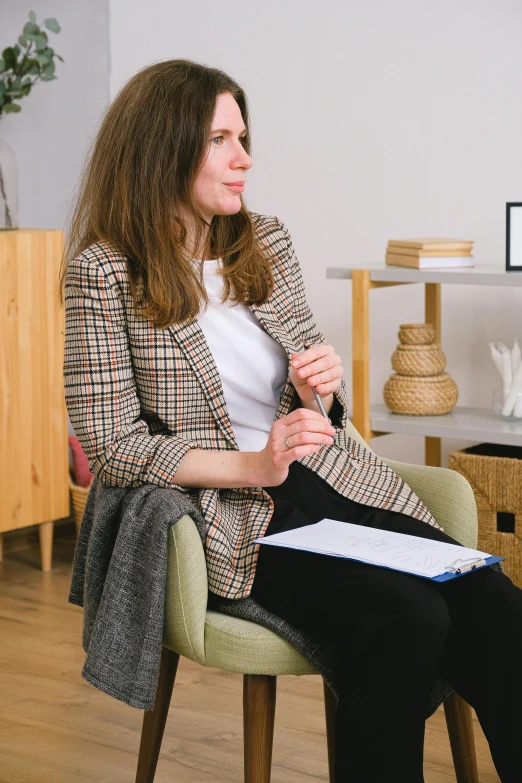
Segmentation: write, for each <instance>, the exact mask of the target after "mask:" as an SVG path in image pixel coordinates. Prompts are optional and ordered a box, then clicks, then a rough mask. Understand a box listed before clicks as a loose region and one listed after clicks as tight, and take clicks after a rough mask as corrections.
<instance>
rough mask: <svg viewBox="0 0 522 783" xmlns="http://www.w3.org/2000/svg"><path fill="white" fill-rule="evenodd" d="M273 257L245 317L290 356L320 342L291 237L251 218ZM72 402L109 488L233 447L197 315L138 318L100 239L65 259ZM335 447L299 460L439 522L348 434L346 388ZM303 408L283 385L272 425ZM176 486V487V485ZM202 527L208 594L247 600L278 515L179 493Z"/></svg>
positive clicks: (249, 498)
mask: <svg viewBox="0 0 522 783" xmlns="http://www.w3.org/2000/svg"><path fill="white" fill-rule="evenodd" d="M252 219H253V222H254V227H255V231H256V234H257V236H258V239H259V242H260V243H261V244H262V246H264V248H265V251H266V253H267V254H268V255H269V256H270V258H271V261H272V268H273V274H274V280H275V288H274V292H273V294H272V295H271V297H270V298H269V300H268V301H267V302H266V303H265V304H263V305H261V306H252V307H251V310H252V312H253V313H254V315H255V316H256V318H257V319H258V320H259V321H260V323H261V325H262V327H263V328H264V329H265V330H266V331H267V332H268V333H269V334H270V335H271V336H272V337H273V338H275V339H276V340H277V341H278V342H279V343H280V344H281V345H282V346H283V347H284V348H285V350H286V351H287V353H288V356H289V357H290V355H291V354H292V353H293V352H295V351H301V350H302V349H303V347H304V346H303V342H307V343H309V344H314V343H317V342H320V341H322V342H324V338H323V336H322V335H321V334H320V332H319V331H318V329H317V327H316V325H315V322H314V319H313V316H312V314H311V312H310V309H309V307H308V305H307V303H306V298H305V291H304V286H303V280H302V276H301V270H300V267H299V263H298V261H297V258H296V256H295V253H294V250H293V247H292V242H291V239H290V235H289V233H288V231H287V230H286V228H285V227H284V226H283V225H282V223H280V222H279V221H278V220H277V218H275V217H270V216H262V215H255V214H253V215H252ZM64 374H65V389H66V399H67V407H68V410H69V415H70V418H71V422H72V424H73V427H74V429H75V430H76V433H77V435H78V438H79V440H80V443H81V444H82V446H83V448H84V450H85V452H86V454H87V457H88V458H89V462H90V466H91V470H92V472H93V473H94V475H95V476H98V477H99V478H100V480H101V481H102V482H103V483H104V484H105V485H106V486H139V485H141V484H145V483H152V484H157V485H158V486H161V487H176V488H180V487H178V485H177V484H176V483H175V474H176V470H177V468H178V466H179V464H180V462H181V460H182V459H183V457H184V456H185V454H186V453H187V451H188V450H189V449H198V448H199V449H238V445H237V443H236V440H235V437H234V432H233V430H232V426H231V423H230V418H229V415H228V412H227V407H226V403H225V399H224V395H223V389H222V387H221V381H220V377H219V373H218V370H217V367H216V364H215V362H214V359H213V356H212V354H211V352H210V350H209V347H208V345H207V342H206V340H205V337H204V335H203V332H202V330H201V328H200V326H199V324H198V321H197V320H196V319H194V320H188V321H185V322H183V323H180V324H174V325H173V326H170V327H168V328H166V329H159V328H157V327H156V326H155V325H154V324H153V323H151V322H150V321H149V320H147V319H144V318H142V317H137V316H136V315H135V314H134V311H133V303H132V299H131V296H130V294H129V286H128V277H127V259H126V257H125V256H124V255H122V254H121V253H119V252H116V251H115V250H114V249H113V248H111V247H110V246H109V245H108V244H106V243H104V242H97V243H95V244H93V245H91V246H90V247H89V248H87V250H85V251H84V252H83V253H81V254H80V255H79V256H78V257H77V258H75V259H74V260H73V261H72V263H71V264H70V267H69V270H68V273H67V279H66V340H65V362H64ZM336 396H337V399H338V400H339V402H340V403H341V405H342V409H343V414H342V420H341V422H340V423H341V426H339V427H338V428H337V431H336V435H335V443H334V445H332V446H324V447H323V448H322V449H321V450H320V451H319V452H317V453H316V454H313V455H311V456H308V457H304V458H303V459H302V460H301V461H302V463H303V464H304V465H306V467H308V468H310V469H311V470H313V471H315V472H316V473H317V474H318V475H319V476H321V478H323V479H324V480H325V481H326V482H327V483H328V484H329V485H330V486H332V487H333V488H334V489H335V490H337V492H339V493H341V494H342V495H344V496H345V497H349V498H351V499H352V500H355V501H356V502H358V503H364V504H366V505H369V506H375V507H376V508H382V509H390V510H392V511H397V512H400V513H402V514H406V515H408V516H412V517H416V518H418V519H421V520H423V521H425V522H427V523H429V524H431V525H436V522H435V520H434V518H433V517H432V515H431V514H430V512H429V511H428V509H427V508H426V507H425V506H424V505H423V503H422V502H421V501H420V500H419V498H418V497H417V496H416V495H415V494H414V493H413V492H412V490H411V489H410V488H409V487H408V486H407V485H406V484H405V483H404V481H403V480H402V479H401V478H400V477H399V476H397V474H396V473H394V472H393V471H392V470H391V469H390V468H389V467H387V465H385V464H384V463H383V462H382V461H381V460H380V459H379V458H378V457H377V456H376V455H375V454H374V453H373V452H372V451H371V450H370V449H368V448H366V447H364V446H362V445H361V444H360V443H358V442H357V441H355V440H353V439H352V438H350V437H348V436H347V434H346V433H345V430H344V425H345V423H346V420H347V410H346V392H345V387H344V384H343V385H342V386H341V388H340V389H339V391H338V393H337V395H336ZM299 404H300V402H299V398H298V396H297V394H296V392H295V390H294V387H293V386H292V384H291V383H290V381H287V383H286V385H285V387H284V389H283V391H282V393H281V397H280V400H279V406H278V409H277V413H276V418H279V417H281V416H284V415H285V414H287V413H290V412H291V411H292V410H294V409H295V408H296V407H298V406H299ZM182 489H183V488H182ZM184 491H185V492H187V493H188V494H189V495H190V496H191V498H192V500H193V502H194V503H195V505H196V506H197V507H198V508H199V509H200V510H201V513H202V515H203V517H204V519H205V520H206V524H207V535H206V556H207V565H208V580H209V587H210V588H211V590H213V591H214V592H216V593H217V594H219V595H221V596H224V597H227V598H243V597H246V596H247V595H248V594H249V593H250V590H251V587H252V582H253V579H254V572H255V564H256V559H257V551H258V546H256V545H254V544H253V543H252V542H253V541H254V539H256V538H258V537H260V536H262V535H263V533H264V531H265V530H266V528H267V526H268V523H269V521H270V518H271V515H272V512H273V502H272V500H271V498H270V496H269V495H268V494H267V493H266V492H265V491H264V490H263V489H262V488H253V489H252V488H240V487H239V488H236V489H213V488H208V489H201V490H194V489H186V488H185V489H184Z"/></svg>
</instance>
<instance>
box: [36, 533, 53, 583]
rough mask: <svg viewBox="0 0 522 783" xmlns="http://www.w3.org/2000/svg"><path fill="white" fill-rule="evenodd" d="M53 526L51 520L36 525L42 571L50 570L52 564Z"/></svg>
mask: <svg viewBox="0 0 522 783" xmlns="http://www.w3.org/2000/svg"><path fill="white" fill-rule="evenodd" d="M53 527H54V523H53V522H42V524H41V525H38V535H39V536H40V562H41V564H42V571H50V570H51V568H52V565H53Z"/></svg>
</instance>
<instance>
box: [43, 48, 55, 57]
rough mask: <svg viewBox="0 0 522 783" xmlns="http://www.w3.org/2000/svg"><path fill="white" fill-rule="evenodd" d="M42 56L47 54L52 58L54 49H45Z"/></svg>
mask: <svg viewBox="0 0 522 783" xmlns="http://www.w3.org/2000/svg"><path fill="white" fill-rule="evenodd" d="M42 54H46V55H47V57H52V56H53V55H54V49H51V47H50V46H48V47H47V49H44V51H43V52H42Z"/></svg>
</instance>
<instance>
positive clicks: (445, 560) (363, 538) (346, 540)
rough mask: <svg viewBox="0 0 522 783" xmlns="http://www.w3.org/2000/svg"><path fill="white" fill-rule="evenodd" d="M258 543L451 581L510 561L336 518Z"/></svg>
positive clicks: (434, 579) (270, 537) (469, 549)
mask: <svg viewBox="0 0 522 783" xmlns="http://www.w3.org/2000/svg"><path fill="white" fill-rule="evenodd" d="M254 543H255V544H261V545H266V546H279V547H286V548H289V549H300V550H302V551H306V552H315V553H316V554H322V555H329V556H331V557H340V558H343V559H345V560H354V561H357V562H360V563H365V564H367V565H372V566H377V567H379V568H387V569H390V570H394V571H400V572H402V573H406V574H410V575H412V576H419V577H421V578H423V579H429V580H431V581H434V582H447V581H450V580H451V579H456V578H458V577H460V576H464V575H465V574H470V573H472V572H473V571H477V570H479V569H481V568H486V567H487V566H489V565H492V564H493V563H498V562H500V561H501V560H504V558H503V557H497V556H495V555H490V554H489V553H487V552H482V551H480V550H477V549H471V548H469V547H463V546H460V545H458V544H448V543H446V542H444V541H435V540H433V539H429V538H422V537H420V536H410V535H406V534H405V533H394V532H392V531H389V530H380V529H376V528H372V527H366V526H364V525H354V524H352V523H350V522H340V521H339V520H333V519H323V520H321V521H320V522H316V523H315V524H313V525H307V526H305V527H300V528H295V529H294V530H287V531H285V532H283V533H275V534H274V535H272V536H265V537H264V538H257V539H256V540H255V541H254Z"/></svg>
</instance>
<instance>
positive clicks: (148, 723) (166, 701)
mask: <svg viewBox="0 0 522 783" xmlns="http://www.w3.org/2000/svg"><path fill="white" fill-rule="evenodd" d="M178 662H179V655H178V653H175V652H172V650H167V648H166V647H164V648H163V650H162V651H161V666H160V673H159V680H158V688H157V691H156V703H155V705H154V709H153V710H145V713H144V715H143V727H142V730H141V742H140V752H139V756H138V769H137V771H136V783H153V781H154V775H155V774H156V766H157V764H158V758H159V754H160V748H161V741H162V739H163V732H164V730H165V723H166V722H167V715H168V712H169V706H170V697H171V696H172V689H173V687H174V680H175V679H176V672H177V670H178Z"/></svg>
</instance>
